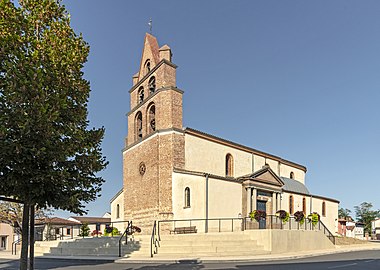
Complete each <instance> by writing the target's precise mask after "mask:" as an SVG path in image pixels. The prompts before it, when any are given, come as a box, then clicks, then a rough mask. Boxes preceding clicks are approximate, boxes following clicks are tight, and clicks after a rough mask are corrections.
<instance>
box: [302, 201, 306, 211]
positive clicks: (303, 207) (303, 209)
mask: <svg viewBox="0 0 380 270" xmlns="http://www.w3.org/2000/svg"><path fill="white" fill-rule="evenodd" d="M302 212H303V213H304V214H305V215H306V198H303V199H302Z"/></svg>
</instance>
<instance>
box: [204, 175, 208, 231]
mask: <svg viewBox="0 0 380 270" xmlns="http://www.w3.org/2000/svg"><path fill="white" fill-rule="evenodd" d="M208 176H209V174H208V173H205V177H206V182H205V184H206V187H205V189H206V206H205V208H206V209H205V210H206V220H205V233H208Z"/></svg>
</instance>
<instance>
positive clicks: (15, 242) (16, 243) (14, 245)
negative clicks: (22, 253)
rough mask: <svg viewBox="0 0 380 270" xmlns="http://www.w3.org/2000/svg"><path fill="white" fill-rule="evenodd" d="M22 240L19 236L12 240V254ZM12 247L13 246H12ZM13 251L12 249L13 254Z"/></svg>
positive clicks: (15, 251)
mask: <svg viewBox="0 0 380 270" xmlns="http://www.w3.org/2000/svg"><path fill="white" fill-rule="evenodd" d="M21 241H22V239H21V238H19V239H17V240H16V241H13V242H12V255H17V254H16V253H17V247H16V246H17V245H19V244H20V242H21ZM13 247H14V248H13ZM13 251H14V254H13Z"/></svg>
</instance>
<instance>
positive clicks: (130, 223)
mask: <svg viewBox="0 0 380 270" xmlns="http://www.w3.org/2000/svg"><path fill="white" fill-rule="evenodd" d="M131 233H132V221H128V225H127V228H126V229H125V230H124V232H123V234H122V235H121V236H120V238H119V257H121V243H122V242H123V237H124V236H125V244H127V243H128V235H130V234H131Z"/></svg>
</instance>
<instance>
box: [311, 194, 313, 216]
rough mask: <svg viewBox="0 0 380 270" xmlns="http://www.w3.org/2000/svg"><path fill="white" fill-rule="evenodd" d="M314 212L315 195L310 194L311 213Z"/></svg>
mask: <svg viewBox="0 0 380 270" xmlns="http://www.w3.org/2000/svg"><path fill="white" fill-rule="evenodd" d="M311 213H313V195H310V214H311Z"/></svg>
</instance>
